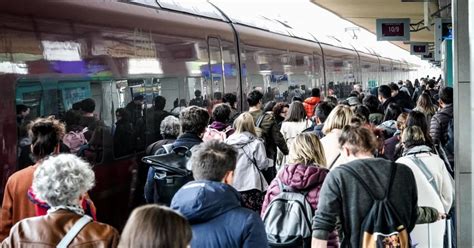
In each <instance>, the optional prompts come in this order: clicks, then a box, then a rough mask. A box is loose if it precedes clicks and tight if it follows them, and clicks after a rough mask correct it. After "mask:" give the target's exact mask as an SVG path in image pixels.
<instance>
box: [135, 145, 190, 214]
mask: <svg viewBox="0 0 474 248" xmlns="http://www.w3.org/2000/svg"><path fill="white" fill-rule="evenodd" d="M190 157H191V151H190V150H189V149H188V148H187V147H175V148H173V149H172V150H171V151H169V152H168V153H166V154H161V155H153V156H146V157H143V159H142V161H143V162H144V163H146V164H149V165H150V166H151V167H153V169H154V170H155V171H154V173H155V174H154V175H153V181H154V186H153V188H154V190H153V191H154V195H153V202H154V203H158V204H165V205H167V206H169V205H170V203H171V200H172V199H173V196H174V195H175V194H176V192H177V191H178V190H179V189H180V188H181V187H182V186H183V185H185V184H186V183H188V182H190V181H192V180H193V175H192V172H191V171H190V170H188V169H187V168H186V164H187V162H188V160H189V158H190Z"/></svg>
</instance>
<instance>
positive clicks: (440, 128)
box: [430, 87, 453, 145]
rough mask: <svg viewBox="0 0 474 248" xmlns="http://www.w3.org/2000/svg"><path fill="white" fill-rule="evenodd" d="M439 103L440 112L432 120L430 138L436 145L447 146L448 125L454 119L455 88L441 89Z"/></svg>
mask: <svg viewBox="0 0 474 248" xmlns="http://www.w3.org/2000/svg"><path fill="white" fill-rule="evenodd" d="M438 102H439V105H440V110H439V111H438V112H437V113H436V114H435V115H433V118H431V125H430V136H431V139H432V140H433V142H434V143H435V144H442V145H446V143H447V142H448V137H447V135H448V125H449V122H450V121H451V120H452V119H453V88H451V87H446V88H443V89H441V90H440V91H439V101H438Z"/></svg>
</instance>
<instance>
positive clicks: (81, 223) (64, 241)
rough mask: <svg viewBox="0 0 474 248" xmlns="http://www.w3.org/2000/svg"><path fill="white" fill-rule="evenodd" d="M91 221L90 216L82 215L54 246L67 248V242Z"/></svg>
mask: <svg viewBox="0 0 474 248" xmlns="http://www.w3.org/2000/svg"><path fill="white" fill-rule="evenodd" d="M91 221H92V218H91V217H89V216H87V215H83V216H82V217H81V218H80V219H79V220H78V221H77V222H76V223H75V224H74V225H73V226H72V227H71V229H70V230H69V231H68V232H67V233H66V235H65V236H64V237H63V239H61V241H60V242H59V244H58V245H57V246H56V248H67V247H68V246H69V244H70V243H71V242H72V241H73V240H74V238H76V236H77V235H78V234H79V232H81V230H82V229H83V228H84V227H85V226H86V225H87V224H89V223H90V222H91Z"/></svg>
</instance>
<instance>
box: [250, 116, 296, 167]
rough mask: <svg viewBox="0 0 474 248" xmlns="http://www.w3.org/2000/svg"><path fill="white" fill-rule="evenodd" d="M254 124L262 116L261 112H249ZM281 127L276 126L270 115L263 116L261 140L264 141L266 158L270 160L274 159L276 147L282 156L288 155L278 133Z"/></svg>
mask: <svg viewBox="0 0 474 248" xmlns="http://www.w3.org/2000/svg"><path fill="white" fill-rule="evenodd" d="M249 113H250V114H251V115H252V117H253V119H254V122H255V124H257V120H258V117H259V116H260V115H262V114H263V111H262V110H259V111H253V112H249ZM280 127H281V125H280V126H279V125H277V123H276V121H275V118H274V117H273V115H272V114H265V117H264V118H263V121H262V124H261V125H260V129H261V131H262V138H263V139H264V140H265V149H266V152H267V157H268V158H271V159H273V160H274V159H275V158H276V154H277V153H276V152H277V149H276V148H277V147H278V148H279V149H280V151H281V152H282V153H283V154H284V155H288V147H287V145H286V141H285V138H283V135H282V134H281V132H280Z"/></svg>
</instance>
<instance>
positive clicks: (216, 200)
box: [171, 180, 241, 224]
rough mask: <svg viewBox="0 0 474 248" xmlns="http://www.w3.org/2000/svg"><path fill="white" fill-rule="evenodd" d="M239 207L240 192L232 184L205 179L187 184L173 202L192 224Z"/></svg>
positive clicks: (205, 220) (176, 208)
mask: <svg viewBox="0 0 474 248" xmlns="http://www.w3.org/2000/svg"><path fill="white" fill-rule="evenodd" d="M239 207H241V199H240V194H239V193H238V192H237V190H235V189H234V188H233V187H232V186H230V185H227V184H224V183H221V182H213V181H205V180H201V181H193V182H190V183H188V184H186V185H185V186H183V187H182V188H181V189H180V190H179V191H178V192H177V193H176V195H175V196H174V197H173V201H172V202H171V208H172V209H174V210H176V211H178V212H180V213H181V214H182V215H183V216H184V217H186V219H188V221H189V222H190V223H191V224H197V223H203V222H207V221H209V220H211V219H213V218H215V217H217V216H219V215H221V214H224V213H226V212H228V211H230V210H232V209H235V208H239Z"/></svg>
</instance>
